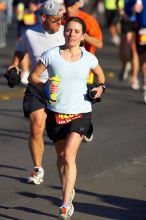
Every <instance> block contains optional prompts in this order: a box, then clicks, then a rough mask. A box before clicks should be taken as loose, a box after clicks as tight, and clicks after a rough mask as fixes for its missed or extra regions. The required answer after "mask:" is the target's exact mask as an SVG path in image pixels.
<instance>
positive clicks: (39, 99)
mask: <svg viewBox="0 0 146 220" xmlns="http://www.w3.org/2000/svg"><path fill="white" fill-rule="evenodd" d="M46 107H47V100H46V97H45V95H44V94H43V91H41V90H39V89H38V88H36V87H35V86H33V85H31V84H28V86H27V89H26V91H25V95H24V99H23V112H24V116H25V117H26V118H27V117H29V114H30V113H32V112H34V111H36V110H39V109H42V108H46Z"/></svg>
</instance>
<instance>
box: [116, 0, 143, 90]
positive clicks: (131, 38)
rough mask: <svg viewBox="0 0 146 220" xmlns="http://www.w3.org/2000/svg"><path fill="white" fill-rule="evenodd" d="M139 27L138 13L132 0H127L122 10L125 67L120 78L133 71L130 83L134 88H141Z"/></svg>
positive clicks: (122, 52)
mask: <svg viewBox="0 0 146 220" xmlns="http://www.w3.org/2000/svg"><path fill="white" fill-rule="evenodd" d="M137 28H138V25H137V22H136V14H135V12H134V11H133V8H132V7H131V6H130V0H125V6H124V10H123V11H122V20H121V45H120V57H121V60H122V65H123V67H122V70H121V72H120V75H119V79H127V78H128V75H129V72H130V71H131V80H130V84H131V88H132V89H134V90H138V89H140V84H139V80H138V73H139V56H138V52H137V47H136V32H137Z"/></svg>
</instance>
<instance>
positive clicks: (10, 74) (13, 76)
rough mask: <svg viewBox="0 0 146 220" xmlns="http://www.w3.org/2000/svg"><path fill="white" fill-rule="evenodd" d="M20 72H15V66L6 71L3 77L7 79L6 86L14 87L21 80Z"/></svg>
mask: <svg viewBox="0 0 146 220" xmlns="http://www.w3.org/2000/svg"><path fill="white" fill-rule="evenodd" d="M20 74H21V72H19V74H17V70H16V68H15V67H13V68H11V69H10V70H8V71H7V73H6V74H5V78H6V79H7V80H8V86H9V87H10V88H14V87H15V86H17V85H18V84H19V83H20V80H21V77H20Z"/></svg>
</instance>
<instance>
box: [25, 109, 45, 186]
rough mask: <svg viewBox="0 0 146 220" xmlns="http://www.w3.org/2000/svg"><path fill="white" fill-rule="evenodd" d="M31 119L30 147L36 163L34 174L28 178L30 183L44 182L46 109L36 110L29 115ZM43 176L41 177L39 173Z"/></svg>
mask: <svg viewBox="0 0 146 220" xmlns="http://www.w3.org/2000/svg"><path fill="white" fill-rule="evenodd" d="M29 119H30V131H31V132H30V138H29V148H30V152H31V156H32V160H33V163H34V167H35V168H36V169H34V172H33V173H32V176H31V177H29V178H28V182H29V183H34V184H40V183H41V182H43V176H44V170H43V168H42V167H43V165H42V161H43V154H44V140H43V133H44V128H45V121H46V113H45V110H44V109H39V110H37V111H34V112H32V113H31V114H30V116H29ZM39 171H40V174H41V175H40V176H41V178H40V179H39V175H37V172H38V173H39Z"/></svg>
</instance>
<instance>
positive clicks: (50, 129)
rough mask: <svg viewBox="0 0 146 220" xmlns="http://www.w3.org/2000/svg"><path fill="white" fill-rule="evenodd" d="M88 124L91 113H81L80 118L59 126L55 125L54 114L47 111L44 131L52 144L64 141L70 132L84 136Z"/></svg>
mask: <svg viewBox="0 0 146 220" xmlns="http://www.w3.org/2000/svg"><path fill="white" fill-rule="evenodd" d="M90 124H91V112H89V113H83V114H82V118H77V119H74V120H73V121H71V122H69V123H67V124H63V125H62V124H61V125H60V124H57V123H56V118H55V112H53V111H50V110H47V119H46V131H47V135H48V137H49V138H50V139H51V140H52V141H53V142H54V143H55V142H56V141H58V140H63V139H65V138H66V136H67V135H68V134H69V133H70V132H76V133H78V134H81V135H86V133H87V131H88V128H89V126H90Z"/></svg>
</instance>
